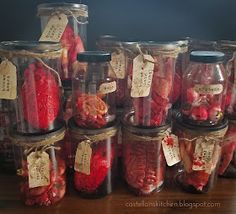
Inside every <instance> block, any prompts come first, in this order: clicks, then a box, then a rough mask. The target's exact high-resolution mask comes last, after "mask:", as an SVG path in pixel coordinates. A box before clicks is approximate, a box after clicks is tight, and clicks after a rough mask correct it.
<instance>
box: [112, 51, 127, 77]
mask: <svg viewBox="0 0 236 214" xmlns="http://www.w3.org/2000/svg"><path fill="white" fill-rule="evenodd" d="M111 66H112V68H113V70H114V72H115V74H116V77H117V78H118V79H124V78H125V54H124V52H120V53H116V52H113V53H112V55H111Z"/></svg>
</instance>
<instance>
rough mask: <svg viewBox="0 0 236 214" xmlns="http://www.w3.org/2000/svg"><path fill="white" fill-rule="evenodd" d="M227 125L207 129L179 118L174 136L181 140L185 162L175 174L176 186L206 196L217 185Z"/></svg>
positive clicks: (223, 122)
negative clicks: (222, 144)
mask: <svg viewBox="0 0 236 214" xmlns="http://www.w3.org/2000/svg"><path fill="white" fill-rule="evenodd" d="M227 128H228V121H227V120H223V121H222V122H221V123H220V124H218V125H215V126H214V127H212V126H210V127H208V128H206V127H201V126H193V125H189V124H186V123H185V122H184V121H183V120H182V118H181V117H180V116H179V117H178V118H177V121H176V123H175V126H174V131H173V132H174V133H175V134H176V135H177V136H178V138H179V147H180V155H181V159H182V162H181V163H180V164H179V165H178V166H179V168H178V170H176V172H177V173H178V174H177V175H176V176H175V178H176V183H178V184H179V185H180V186H181V187H182V188H183V190H185V191H187V192H190V193H207V192H209V191H210V190H211V189H212V188H213V187H214V186H215V184H216V179H217V175H218V173H217V171H218V166H219V161H220V154H221V143H222V142H223V138H224V135H225V133H226V131H227Z"/></svg>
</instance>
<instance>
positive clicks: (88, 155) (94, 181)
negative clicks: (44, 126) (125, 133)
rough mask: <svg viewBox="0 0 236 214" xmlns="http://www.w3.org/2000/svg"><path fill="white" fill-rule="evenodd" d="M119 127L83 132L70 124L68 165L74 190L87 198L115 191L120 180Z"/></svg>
mask: <svg viewBox="0 0 236 214" xmlns="http://www.w3.org/2000/svg"><path fill="white" fill-rule="evenodd" d="M117 132H118V127H117V124H113V125H112V126H110V127H107V128H102V129H96V130H91V129H81V128H78V127H77V126H76V123H75V121H74V119H73V118H72V119H70V121H69V133H70V137H71V141H70V147H69V148H70V153H69V156H68V158H69V162H70V163H71V167H73V168H74V187H75V189H76V190H77V191H78V192H79V193H80V195H81V196H82V197H85V198H100V197H103V196H106V195H107V194H110V193H111V192H112V191H113V188H114V185H115V180H116V176H117V140H118V139H117Z"/></svg>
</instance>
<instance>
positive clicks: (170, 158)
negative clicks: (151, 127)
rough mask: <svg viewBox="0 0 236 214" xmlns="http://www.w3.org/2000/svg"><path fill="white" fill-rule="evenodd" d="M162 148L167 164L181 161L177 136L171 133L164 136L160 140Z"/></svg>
mask: <svg viewBox="0 0 236 214" xmlns="http://www.w3.org/2000/svg"><path fill="white" fill-rule="evenodd" d="M162 148H163V151H164V156H165V159H166V163H167V165H168V166H173V165H175V164H176V163H179V162H180V161H181V158H180V152H179V141H178V137H177V136H175V135H173V134H172V135H169V136H166V137H165V138H164V139H163V140H162Z"/></svg>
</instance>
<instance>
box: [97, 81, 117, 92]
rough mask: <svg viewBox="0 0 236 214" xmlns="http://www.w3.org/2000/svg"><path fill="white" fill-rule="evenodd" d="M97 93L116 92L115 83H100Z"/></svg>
mask: <svg viewBox="0 0 236 214" xmlns="http://www.w3.org/2000/svg"><path fill="white" fill-rule="evenodd" d="M99 91H100V92H101V93H102V94H109V93H112V92H114V91H116V81H112V82H107V83H102V84H101V85H100V87H99Z"/></svg>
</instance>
